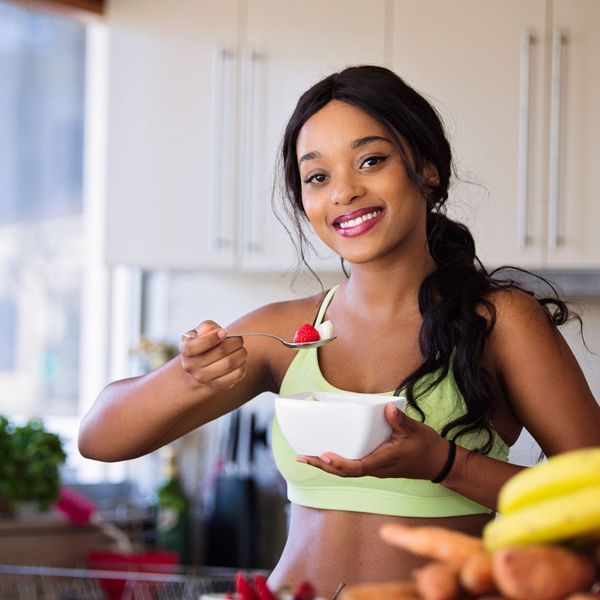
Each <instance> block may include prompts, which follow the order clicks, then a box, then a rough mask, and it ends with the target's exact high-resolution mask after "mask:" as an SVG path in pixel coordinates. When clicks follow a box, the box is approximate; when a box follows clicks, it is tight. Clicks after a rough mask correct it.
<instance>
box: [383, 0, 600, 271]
mask: <svg viewBox="0 0 600 600" xmlns="http://www.w3.org/2000/svg"><path fill="white" fill-rule="evenodd" d="M559 31H560V32H561V33H560V35H559V34H558V33H556V32H559ZM392 39H393V50H392V56H393V58H392V64H393V68H394V69H395V71H396V72H397V73H398V74H399V75H401V76H403V77H404V78H405V79H406V80H407V81H408V82H409V83H411V84H412V85H414V87H416V88H417V89H419V90H420V91H422V92H424V93H425V94H426V95H427V96H428V97H429V98H430V99H431V100H432V101H433V103H434V104H435V106H436V107H437V108H438V110H439V111H440V113H441V114H442V116H443V118H444V121H445V124H446V126H447V130H448V133H449V137H450V139H451V142H452V144H453V149H454V153H455V159H456V166H457V170H458V176H459V180H458V181H457V184H456V185H455V186H454V187H453V189H452V190H451V197H450V202H449V212H450V214H451V215H453V216H454V217H455V218H457V219H459V220H462V221H464V222H466V223H467V224H468V225H469V226H470V227H471V228H472V231H473V232H474V235H475V239H476V242H477V247H478V251H479V255H480V257H481V258H482V259H483V260H484V262H485V263H487V264H490V265H501V264H507V263H509V264H515V265H521V266H526V267H533V268H543V267H584V266H585V267H598V266H600V236H598V235H597V234H596V231H598V228H599V226H600V206H599V205H598V203H597V202H596V199H595V195H594V194H593V192H592V190H593V183H595V182H593V173H594V172H598V170H599V169H600V146H599V144H600V141H599V140H600V120H599V119H598V118H597V114H596V113H597V107H598V106H600V75H599V73H600V72H599V71H598V62H599V60H600V3H598V2H597V1H596V0H574V1H571V0H555V1H551V0H528V1H527V2H523V1H522V0H502V1H489V2H482V1H481V0H453V1H452V2H441V1H439V0H394V30H393V37H392ZM553 40H554V50H553ZM557 42H561V43H557Z"/></svg>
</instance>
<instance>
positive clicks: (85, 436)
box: [77, 422, 122, 462]
mask: <svg viewBox="0 0 600 600" xmlns="http://www.w3.org/2000/svg"><path fill="white" fill-rule="evenodd" d="M77 448H78V450H79V454H81V456H83V458H88V459H90V460H97V461H100V462H117V461H119V460H122V459H121V458H120V457H118V456H115V454H114V451H111V448H110V446H108V447H107V445H106V444H102V443H98V434H94V433H93V432H92V431H90V430H89V429H88V427H86V424H85V422H84V423H82V425H81V427H80V429H79V435H78V437H77Z"/></svg>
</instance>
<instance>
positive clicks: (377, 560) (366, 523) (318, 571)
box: [269, 504, 492, 599]
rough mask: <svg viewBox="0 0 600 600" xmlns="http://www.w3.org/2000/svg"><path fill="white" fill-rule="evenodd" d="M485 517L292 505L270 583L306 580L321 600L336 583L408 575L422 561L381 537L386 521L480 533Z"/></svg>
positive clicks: (330, 594)
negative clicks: (391, 513) (403, 514)
mask: <svg viewBox="0 0 600 600" xmlns="http://www.w3.org/2000/svg"><path fill="white" fill-rule="evenodd" d="M491 518H492V515H489V514H479V515H467V516H460V517H436V518H423V517H418V518H417V517H390V516H387V515H376V514H370V513H360V512H347V511H338V510H322V509H316V508H307V507H305V506H298V505H296V504H292V506H291V518H290V530H289V535H288V540H287V543H286V545H285V548H284V550H283V554H282V556H281V558H280V560H279V563H278V564H277V566H276V567H275V569H274V570H273V572H272V573H271V576H270V578H269V585H270V587H271V589H278V588H279V587H280V586H283V585H290V586H292V588H293V589H295V588H296V587H297V586H298V584H299V583H300V582H302V581H304V580H309V581H310V582H311V583H312V584H313V585H314V586H315V588H316V590H317V593H318V595H319V596H320V597H323V598H326V599H328V598H331V597H333V595H334V593H335V591H336V589H337V588H338V586H339V585H340V583H342V582H343V583H345V584H346V585H352V584H357V583H375V582H386V581H388V582H389V581H397V580H400V579H407V578H409V577H410V573H411V571H412V570H413V569H414V568H416V567H418V566H420V565H422V564H423V563H424V562H425V560H424V559H422V558H419V557H417V556H414V555H413V554H410V553H407V552H404V551H403V550H400V549H399V548H394V547H393V546H390V545H389V544H387V543H385V542H384V541H383V540H381V538H380V537H379V528H380V527H381V526H382V525H383V524H385V523H402V524H407V525H414V526H418V525H434V526H437V527H447V528H451V529H456V530H459V531H463V532H465V533H469V534H472V535H480V534H481V530H482V528H483V526H484V525H485V523H487V522H488V521H489V520H490V519H491Z"/></svg>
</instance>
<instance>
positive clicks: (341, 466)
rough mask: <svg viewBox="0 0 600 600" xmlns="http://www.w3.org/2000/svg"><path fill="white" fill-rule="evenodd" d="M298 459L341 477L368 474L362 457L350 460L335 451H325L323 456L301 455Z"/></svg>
mask: <svg viewBox="0 0 600 600" xmlns="http://www.w3.org/2000/svg"><path fill="white" fill-rule="evenodd" d="M296 460H297V461H298V462H301V463H305V464H307V465H310V466H311V467H317V468H318V469H321V470H322V471H325V472H327V473H331V474H332V475H338V476H339V477H362V476H363V475H366V474H367V473H366V471H365V466H364V464H363V460H362V459H359V460H350V459H348V458H343V457H341V456H338V455H337V454H334V453H333V452H325V453H324V454H321V456H303V455H300V456H297V457H296Z"/></svg>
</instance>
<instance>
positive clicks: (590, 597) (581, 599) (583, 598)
mask: <svg viewBox="0 0 600 600" xmlns="http://www.w3.org/2000/svg"><path fill="white" fill-rule="evenodd" d="M598 598H600V596H599V595H598V594H586V593H584V592H579V593H578V594H571V595H570V596H568V597H567V598H566V600H598Z"/></svg>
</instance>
